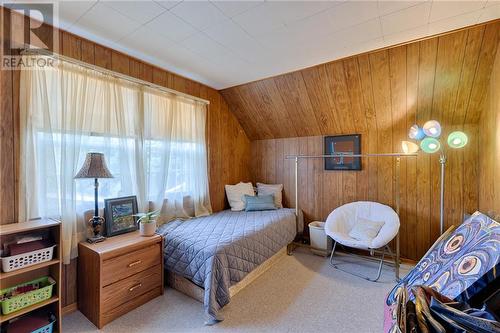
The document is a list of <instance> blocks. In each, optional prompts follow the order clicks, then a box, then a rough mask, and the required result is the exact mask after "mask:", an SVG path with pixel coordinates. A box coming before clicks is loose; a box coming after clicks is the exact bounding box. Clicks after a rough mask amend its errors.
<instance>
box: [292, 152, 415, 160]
mask: <svg viewBox="0 0 500 333" xmlns="http://www.w3.org/2000/svg"><path fill="white" fill-rule="evenodd" d="M381 156H388V157H405V156H406V157H415V156H418V154H405V153H380V154H351V153H336V154H330V155H287V156H286V157H285V159H286V160H295V159H299V158H332V157H381Z"/></svg>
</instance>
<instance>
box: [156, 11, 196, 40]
mask: <svg viewBox="0 0 500 333" xmlns="http://www.w3.org/2000/svg"><path fill="white" fill-rule="evenodd" d="M146 26H147V27H148V28H150V29H152V30H153V31H156V32H158V33H160V34H162V35H163V36H165V37H168V38H169V39H171V40H173V41H176V42H178V41H181V40H183V39H186V38H187V37H189V36H191V35H193V34H195V33H196V32H197V31H196V29H195V28H193V27H192V26H191V25H189V24H187V23H186V22H184V21H183V20H181V19H180V18H178V17H177V16H175V15H173V14H172V13H170V12H164V13H163V14H161V15H160V16H158V17H156V18H155V19H154V20H152V21H151V22H149V23H147V24H146Z"/></svg>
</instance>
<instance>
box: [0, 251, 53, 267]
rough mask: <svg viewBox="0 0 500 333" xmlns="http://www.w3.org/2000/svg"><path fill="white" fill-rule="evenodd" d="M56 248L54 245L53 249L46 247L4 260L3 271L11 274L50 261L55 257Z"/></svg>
mask: <svg viewBox="0 0 500 333" xmlns="http://www.w3.org/2000/svg"><path fill="white" fill-rule="evenodd" d="M55 247H56V246H55V245H52V246H51V247H46V248H43V249H40V250H36V251H31V252H26V253H21V254H18V255H15V256H11V257H5V258H2V270H3V271H4V272H10V271H15V270H17V269H21V268H24V267H29V266H33V265H36V264H40V263H42V262H45V261H50V260H52V257H53V255H54V248H55Z"/></svg>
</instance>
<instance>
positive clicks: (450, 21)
mask: <svg viewBox="0 0 500 333" xmlns="http://www.w3.org/2000/svg"><path fill="white" fill-rule="evenodd" d="M480 15H481V10H476V11H475V12H472V13H467V14H463V15H458V16H453V17H450V18H447V19H444V20H440V21H437V22H433V23H429V34H431V35H434V34H438V33H441V32H446V31H450V30H454V29H458V28H461V27H464V26H468V25H472V24H476V23H477V21H478V19H479V16H480Z"/></svg>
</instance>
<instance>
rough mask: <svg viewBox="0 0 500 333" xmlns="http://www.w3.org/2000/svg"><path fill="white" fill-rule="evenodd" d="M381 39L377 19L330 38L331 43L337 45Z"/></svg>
mask: <svg viewBox="0 0 500 333" xmlns="http://www.w3.org/2000/svg"><path fill="white" fill-rule="evenodd" d="M378 38H382V30H381V28H380V21H379V19H378V18H376V19H372V20H370V21H367V22H364V23H361V24H358V25H355V26H353V27H349V28H347V29H343V30H341V31H338V32H336V33H334V34H333V35H332V36H331V40H332V42H333V43H338V44H339V45H355V44H360V43H364V42H367V41H369V40H374V39H378Z"/></svg>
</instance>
